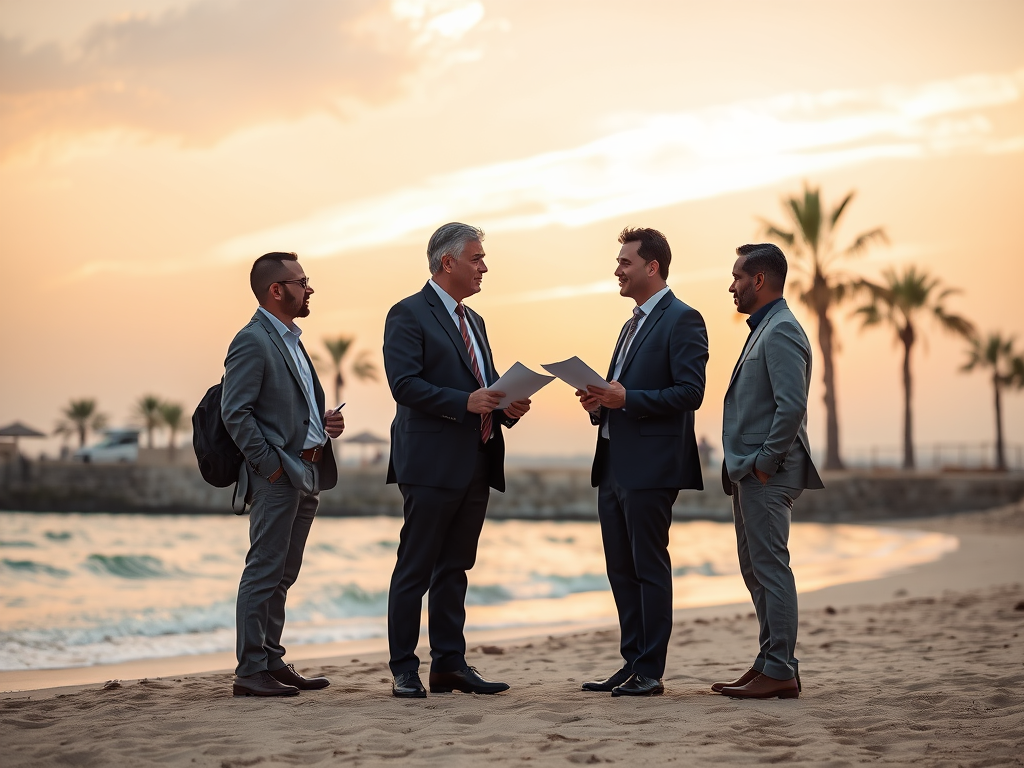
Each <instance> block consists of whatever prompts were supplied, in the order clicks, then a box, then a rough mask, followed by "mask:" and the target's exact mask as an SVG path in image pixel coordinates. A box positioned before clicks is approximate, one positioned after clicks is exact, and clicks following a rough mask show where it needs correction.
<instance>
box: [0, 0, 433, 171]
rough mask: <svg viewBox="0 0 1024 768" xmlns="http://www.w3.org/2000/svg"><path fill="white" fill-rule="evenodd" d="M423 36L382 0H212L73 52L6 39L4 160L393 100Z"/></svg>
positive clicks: (116, 28)
mask: <svg viewBox="0 0 1024 768" xmlns="http://www.w3.org/2000/svg"><path fill="white" fill-rule="evenodd" d="M415 35H416V32H415V30H414V29H413V28H411V27H410V26H409V25H408V24H406V23H403V21H402V20H400V19H397V18H395V17H394V16H393V15H392V14H391V13H390V5H389V3H388V2H387V1H386V0H347V2H344V3H338V2H335V1H334V0H303V2H301V3H295V2H288V0H260V1H259V2H247V3H242V2H227V1H220V0H217V1H216V2H204V3H196V4H193V5H190V6H188V7H186V8H183V9H180V10H172V11H169V12H167V13H164V14H162V15H159V16H132V17H128V18H123V19H119V20H115V21H108V22H104V23H100V24H98V25H96V26H94V27H93V28H92V29H91V30H90V31H89V32H88V33H87V34H86V35H85V36H84V37H83V38H82V39H81V40H80V41H78V44H77V45H76V46H75V47H74V50H68V49H64V48H62V47H60V46H58V45H56V44H45V45H41V46H37V47H35V48H31V49H29V48H27V47H26V46H25V44H24V43H23V42H22V41H20V40H17V39H13V38H10V37H4V36H0V156H3V155H10V154H12V153H15V152H17V151H18V150H19V149H24V148H27V147H28V146H31V145H32V144H34V143H36V142H38V141H39V140H46V139H53V138H61V137H67V136H73V135H78V134H83V133H91V132H96V131H104V130H109V129H120V130H129V131H137V132H140V133H142V134H147V135H156V136H169V137H172V138H176V139H178V140H181V141H183V142H184V143H186V144H210V143H212V142H215V141H217V140H218V139H220V138H222V137H223V136H226V135H228V134H230V133H232V132H234V131H237V130H239V129H240V128H243V127H245V126H247V125H250V124H253V123H258V122H263V121H269V120H290V119H297V118H300V117H303V116H305V115H307V114H309V113H311V112H315V111H340V110H344V109H345V107H346V105H351V104H353V103H355V102H363V103H376V102H381V101H385V100H388V99H390V98H393V97H394V96H396V95H397V94H398V93H399V92H400V90H401V87H402V83H403V79H404V78H405V76H407V75H408V74H410V73H412V72H413V71H415V69H416V68H417V59H416V58H415V57H414V55H413V53H412V50H413V48H414V42H415Z"/></svg>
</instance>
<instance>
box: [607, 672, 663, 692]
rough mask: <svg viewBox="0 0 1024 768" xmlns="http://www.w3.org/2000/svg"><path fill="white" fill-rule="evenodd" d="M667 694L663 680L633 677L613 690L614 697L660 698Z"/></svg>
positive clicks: (640, 676)
mask: <svg viewBox="0 0 1024 768" xmlns="http://www.w3.org/2000/svg"><path fill="white" fill-rule="evenodd" d="M664 692H665V686H664V685H662V683H661V680H655V679H654V678H653V677H644V676H643V675H633V676H632V677H630V678H629V680H627V681H626V682H624V683H623V684H622V685H620V686H618V687H617V688H612V696H660V695H661V694H663V693H664Z"/></svg>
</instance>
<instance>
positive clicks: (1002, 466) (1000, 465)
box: [992, 370, 1006, 472]
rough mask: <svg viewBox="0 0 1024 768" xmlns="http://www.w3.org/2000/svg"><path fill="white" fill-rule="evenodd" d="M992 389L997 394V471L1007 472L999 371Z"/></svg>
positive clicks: (996, 372)
mask: <svg viewBox="0 0 1024 768" xmlns="http://www.w3.org/2000/svg"><path fill="white" fill-rule="evenodd" d="M992 387H993V389H995V393H996V469H998V470H999V471H1000V472H1005V471H1006V454H1005V453H1004V450H1003V404H1002V402H1001V401H1000V397H999V389H1000V382H999V371H998V370H997V371H994V372H993V373H992Z"/></svg>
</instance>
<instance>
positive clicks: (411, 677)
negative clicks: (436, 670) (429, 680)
mask: <svg viewBox="0 0 1024 768" xmlns="http://www.w3.org/2000/svg"><path fill="white" fill-rule="evenodd" d="M391 695H392V696H397V697H398V698H400V699H425V698H427V691H426V689H425V688H424V687H423V683H421V682H420V675H419V673H418V672H416V671H412V672H400V673H399V674H397V675H395V679H394V681H393V682H392V683H391Z"/></svg>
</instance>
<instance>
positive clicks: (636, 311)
mask: <svg viewBox="0 0 1024 768" xmlns="http://www.w3.org/2000/svg"><path fill="white" fill-rule="evenodd" d="M643 316H644V311H643V310H642V309H640V307H633V317H631V318H630V320H629V327H628V328H626V338H625V339H623V340H622V348H621V349H620V352H619V359H620V360H622V361H623V362H625V360H626V352H627V351H629V343H630V342H631V341H632V340H633V337H634V336H636V329H637V328H639V327H640V320H641V319H642V318H643ZM615 362H616V363H618V362H619V361H618V360H616V361H615Z"/></svg>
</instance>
